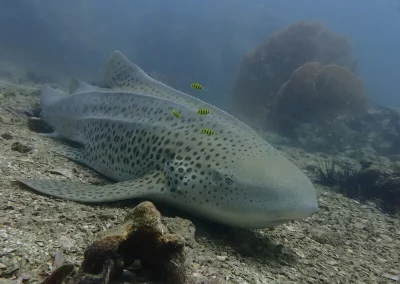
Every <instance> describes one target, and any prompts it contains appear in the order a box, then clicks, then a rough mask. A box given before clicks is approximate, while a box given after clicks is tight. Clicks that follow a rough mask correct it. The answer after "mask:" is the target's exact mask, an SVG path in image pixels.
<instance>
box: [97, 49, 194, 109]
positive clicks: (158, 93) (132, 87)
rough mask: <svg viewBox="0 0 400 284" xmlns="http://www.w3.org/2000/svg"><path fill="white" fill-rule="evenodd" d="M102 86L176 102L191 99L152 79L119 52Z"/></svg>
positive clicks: (105, 75)
mask: <svg viewBox="0 0 400 284" xmlns="http://www.w3.org/2000/svg"><path fill="white" fill-rule="evenodd" d="M100 86H101V87H103V88H110V89H120V90H128V91H134V92H137V93H140V94H144V95H150V96H153V97H160V98H163V99H170V100H174V101H181V100H187V99H188V98H187V97H190V96H188V95H186V94H184V93H182V92H180V91H178V90H175V89H174V88H172V87H170V86H168V85H165V84H164V83H162V82H159V81H157V80H155V79H153V78H151V77H150V76H149V75H147V74H146V72H144V71H143V70H142V69H141V68H140V67H139V66H137V65H136V64H134V63H133V62H131V61H129V59H128V58H126V57H125V56H124V55H123V54H122V53H121V52H120V51H118V50H116V51H114V52H113V53H112V54H111V56H110V59H109V60H108V63H107V67H106V72H105V74H104V77H103V80H102V81H101V84H100ZM190 98H192V97H190Z"/></svg>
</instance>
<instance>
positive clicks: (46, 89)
mask: <svg viewBox="0 0 400 284" xmlns="http://www.w3.org/2000/svg"><path fill="white" fill-rule="evenodd" d="M65 96H68V94H67V93H65V92H63V91H61V90H57V89H53V88H52V87H50V86H49V85H47V84H46V85H44V86H43V87H42V90H41V93H40V107H41V108H42V109H44V108H46V107H47V106H49V105H51V104H53V103H55V102H57V101H59V100H60V99H62V98H64V97H65Z"/></svg>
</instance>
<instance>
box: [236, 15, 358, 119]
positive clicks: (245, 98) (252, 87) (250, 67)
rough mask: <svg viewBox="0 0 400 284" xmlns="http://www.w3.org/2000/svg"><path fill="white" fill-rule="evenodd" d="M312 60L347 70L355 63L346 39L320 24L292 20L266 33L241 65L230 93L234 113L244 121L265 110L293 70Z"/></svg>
mask: <svg viewBox="0 0 400 284" xmlns="http://www.w3.org/2000/svg"><path fill="white" fill-rule="evenodd" d="M312 61H315V62H320V63H321V64H322V65H326V64H331V63H336V64H338V65H340V66H345V67H348V68H350V69H352V68H353V67H354V66H355V61H354V60H353V58H352V48H351V44H350V42H349V40H348V39H347V38H346V37H345V36H342V35H337V34H334V33H332V32H330V31H329V30H327V29H326V28H325V27H324V26H323V25H322V24H321V23H318V22H299V23H294V24H292V25H290V26H289V27H287V28H286V29H284V30H282V31H279V32H277V33H276V34H273V35H271V36H269V37H268V38H267V39H266V41H265V42H264V43H262V44H261V45H260V46H258V47H257V48H256V49H255V50H254V51H253V52H251V53H249V54H247V55H246V56H245V58H244V59H243V61H242V63H241V65H240V66H241V67H240V69H239V72H238V74H237V77H236V82H235V85H234V89H233V91H232V94H231V96H232V102H233V106H234V108H235V111H236V115H238V116H241V117H242V118H243V119H244V120H246V118H247V117H248V116H252V115H254V114H256V115H260V114H261V113H262V111H261V110H262V109H267V110H268V108H269V107H270V106H272V103H273V101H274V100H275V96H276V94H277V92H278V91H279V90H280V88H281V87H282V85H283V84H284V83H285V82H286V81H287V80H288V79H289V77H290V75H291V74H292V72H293V71H294V70H296V69H297V68H299V67H300V66H302V65H303V64H305V63H306V62H312Z"/></svg>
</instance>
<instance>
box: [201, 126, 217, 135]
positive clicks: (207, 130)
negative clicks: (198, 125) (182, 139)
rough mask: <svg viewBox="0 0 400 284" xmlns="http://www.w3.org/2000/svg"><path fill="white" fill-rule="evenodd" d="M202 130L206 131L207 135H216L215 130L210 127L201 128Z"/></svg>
mask: <svg viewBox="0 0 400 284" xmlns="http://www.w3.org/2000/svg"><path fill="white" fill-rule="evenodd" d="M201 132H202V133H204V134H206V135H214V134H215V131H213V130H211V129H208V128H203V129H202V130H201Z"/></svg>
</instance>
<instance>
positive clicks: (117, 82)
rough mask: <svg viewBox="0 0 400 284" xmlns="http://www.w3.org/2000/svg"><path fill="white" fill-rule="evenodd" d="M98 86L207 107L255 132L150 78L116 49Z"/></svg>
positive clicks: (226, 117) (226, 116)
mask: <svg viewBox="0 0 400 284" xmlns="http://www.w3.org/2000/svg"><path fill="white" fill-rule="evenodd" d="M100 86H101V87H102V88H110V89H120V90H127V91H133V92H137V93H139V94H143V95H148V96H152V97H159V98H162V99H167V100H171V101H174V102H177V103H182V104H185V105H186V106H189V107H192V108H193V110H194V111H197V110H198V108H207V109H209V110H211V111H212V112H213V113H218V114H220V116H219V117H218V118H217V119H218V120H219V121H221V122H224V123H228V122H229V123H234V124H235V125H236V126H237V127H240V128H242V129H244V130H245V131H252V132H255V131H254V130H253V129H251V128H250V127H249V126H247V125H246V124H244V123H243V122H241V121H239V120H238V119H236V118H234V117H233V116H232V115H230V114H228V113H226V112H224V111H223V110H221V109H218V108H216V107H214V106H212V105H210V104H207V103H205V102H203V101H201V100H199V99H197V98H195V97H192V96H190V95H188V94H185V93H183V92H181V91H178V90H176V89H174V88H172V87H170V86H168V85H166V84H164V83H162V82H159V81H157V80H155V79H153V78H151V77H150V76H149V75H147V74H146V72H144V71H143V70H142V69H141V68H140V67H139V66H137V65H136V64H134V63H133V62H131V61H129V59H128V58H126V57H125V56H124V55H123V54H122V53H121V52H120V51H118V50H116V51H114V52H113V53H112V54H111V56H110V59H109V60H108V63H107V67H106V72H105V74H104V77H103V80H102V81H101V84H100Z"/></svg>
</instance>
